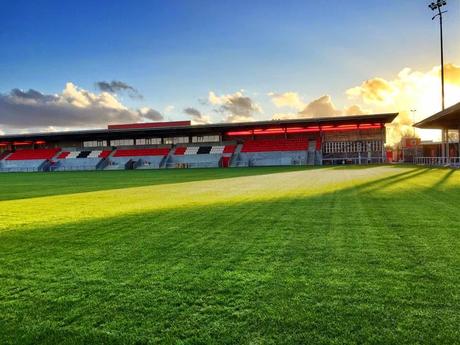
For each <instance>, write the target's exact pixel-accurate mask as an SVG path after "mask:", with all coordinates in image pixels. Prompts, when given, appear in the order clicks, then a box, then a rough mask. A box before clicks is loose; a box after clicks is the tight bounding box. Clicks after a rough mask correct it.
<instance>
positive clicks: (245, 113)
mask: <svg viewBox="0 0 460 345" xmlns="http://www.w3.org/2000/svg"><path fill="white" fill-rule="evenodd" d="M243 92H244V91H243V90H241V91H238V92H235V93H233V94H228V95H221V96H218V95H216V94H215V93H214V92H213V91H209V94H208V101H209V103H210V104H212V105H218V106H219V107H218V108H217V109H216V111H218V112H220V113H223V114H225V118H224V121H225V122H245V121H253V120H254V114H256V113H262V111H263V110H262V108H261V106H260V105H259V104H257V103H256V102H254V100H253V99H252V98H250V97H248V96H245V95H244V93H243Z"/></svg>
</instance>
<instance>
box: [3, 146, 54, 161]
mask: <svg viewBox="0 0 460 345" xmlns="http://www.w3.org/2000/svg"><path fill="white" fill-rule="evenodd" d="M60 150H61V149H36V150H33V149H26V150H18V151H16V152H13V153H12V154H11V155H9V156H8V158H6V160H9V161H22V160H32V159H51V158H53V157H54V156H55V155H56V154H57V153H58V152H59V151H60Z"/></svg>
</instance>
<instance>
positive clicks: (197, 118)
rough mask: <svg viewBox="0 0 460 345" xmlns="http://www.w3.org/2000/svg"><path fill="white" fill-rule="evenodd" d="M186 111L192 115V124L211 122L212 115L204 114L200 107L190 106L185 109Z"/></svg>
mask: <svg viewBox="0 0 460 345" xmlns="http://www.w3.org/2000/svg"><path fill="white" fill-rule="evenodd" d="M184 113H185V114H187V115H189V116H191V117H192V124H196V125H204V124H207V123H210V122H211V119H210V117H209V116H207V115H204V114H203V113H201V112H200V111H199V110H198V109H195V108H192V107H188V108H185V109H184Z"/></svg>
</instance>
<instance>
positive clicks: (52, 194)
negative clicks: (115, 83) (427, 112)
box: [0, 166, 460, 344]
mask: <svg viewBox="0 0 460 345" xmlns="http://www.w3.org/2000/svg"><path fill="white" fill-rule="evenodd" d="M54 186H56V187H54ZM0 191H1V200H2V201H0V344H10V343H11V344H154V343H161V344H163V343H166V344H344V343H347V344H357V343H373V344H404V343H406V344H413V343H436V344H454V343H459V339H460V330H459V327H458V325H459V324H460V288H459V286H460V227H459V224H460V171H453V170H446V169H424V168H418V167H411V166H408V167H389V166H382V167H368V168H363V169H336V168H321V169H289V168H284V169H281V168H267V169H227V170H223V169H222V170H214V169H206V170H182V171H150V172H149V171H144V172H136V171H133V172H115V173H110V172H107V173H62V174H4V175H0Z"/></svg>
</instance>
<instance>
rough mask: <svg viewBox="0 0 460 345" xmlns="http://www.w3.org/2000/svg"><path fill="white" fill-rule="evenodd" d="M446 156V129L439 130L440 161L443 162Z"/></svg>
mask: <svg viewBox="0 0 460 345" xmlns="http://www.w3.org/2000/svg"><path fill="white" fill-rule="evenodd" d="M445 157H446V130H445V129H444V128H443V129H442V130H441V161H442V162H441V163H443V161H444V159H445Z"/></svg>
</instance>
